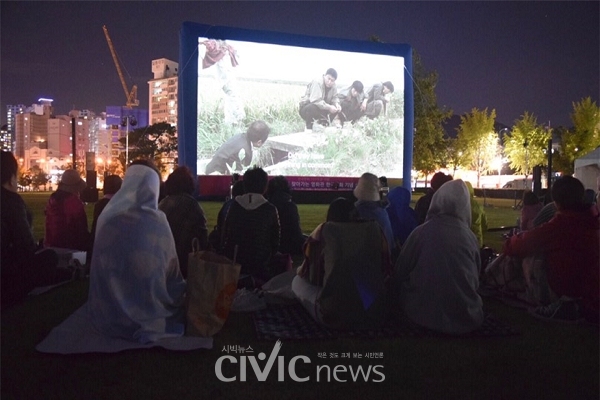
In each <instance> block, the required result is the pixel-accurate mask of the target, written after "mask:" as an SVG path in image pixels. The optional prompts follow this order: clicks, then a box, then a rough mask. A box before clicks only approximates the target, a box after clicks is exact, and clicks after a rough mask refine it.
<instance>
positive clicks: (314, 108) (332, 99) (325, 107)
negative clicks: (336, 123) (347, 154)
mask: <svg viewBox="0 0 600 400" xmlns="http://www.w3.org/2000/svg"><path fill="white" fill-rule="evenodd" d="M337 76H338V75H337V71H336V70H335V69H333V68H329V69H328V70H327V71H326V72H325V74H324V75H323V76H322V77H319V78H316V79H314V80H313V81H311V82H310V83H309V84H308V85H307V86H306V92H305V93H304V96H303V97H302V99H300V107H299V112H300V117H302V119H303V120H304V122H305V123H306V130H307V131H312V129H313V123H314V122H315V121H316V122H318V123H319V124H320V125H323V126H328V125H329V122H330V121H332V120H333V119H334V118H335V116H336V114H337V113H338V112H339V111H340V110H341V109H342V108H341V106H340V99H339V98H338V97H337V88H336V86H335V81H336V79H337Z"/></svg>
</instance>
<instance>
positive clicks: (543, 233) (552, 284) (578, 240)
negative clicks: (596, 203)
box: [503, 175, 600, 323]
mask: <svg viewBox="0 0 600 400" xmlns="http://www.w3.org/2000/svg"><path fill="white" fill-rule="evenodd" d="M583 196H584V187H583V184H582V183H581V182H580V181H579V180H578V179H576V178H574V177H572V176H568V175H567V176H563V177H561V178H559V179H557V180H556V182H554V185H553V186H552V198H553V199H554V204H555V205H556V208H557V212H556V215H555V216H554V218H552V219H551V220H550V221H548V222H547V223H545V224H543V225H540V226H539V227H537V228H535V229H532V230H530V231H526V232H523V233H522V234H519V235H515V236H512V237H511V238H509V239H508V240H507V241H506V242H505V243H504V248H503V252H504V254H506V255H508V256H516V257H520V258H524V257H527V256H531V255H535V254H537V253H540V252H541V253H542V254H543V256H544V257H545V260H546V265H547V285H548V286H549V289H550V290H551V291H552V292H553V293H554V294H555V295H556V297H557V298H558V300H557V301H555V302H553V303H551V304H549V305H547V306H540V307H538V308H536V309H534V310H533V311H532V314H533V315H534V316H536V317H539V318H544V319H553V320H566V321H577V320H578V319H580V318H581V317H583V318H585V319H586V320H588V321H590V322H594V323H597V322H598V312H599V307H598V303H599V299H598V298H599V291H600V286H599V279H600V278H599V274H598V265H600V255H599V246H598V243H600V222H599V221H598V217H597V216H594V214H593V212H592V210H591V209H590V207H589V206H588V205H586V204H585V203H584V200H583Z"/></svg>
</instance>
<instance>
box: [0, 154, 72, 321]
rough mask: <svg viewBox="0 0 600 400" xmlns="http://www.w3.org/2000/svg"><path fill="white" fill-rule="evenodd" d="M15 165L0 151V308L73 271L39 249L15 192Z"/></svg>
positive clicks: (29, 216)
mask: <svg viewBox="0 0 600 400" xmlns="http://www.w3.org/2000/svg"><path fill="white" fill-rule="evenodd" d="M17 172H18V164H17V160H16V159H15V157H14V155H13V154H12V153H11V152H7V151H3V152H2V171H1V173H2V236H1V239H0V242H1V245H2V252H1V253H0V256H1V258H2V262H1V263H0V273H1V274H0V282H1V284H2V288H1V297H2V304H1V308H2V309H6V308H8V307H10V306H13V305H15V304H17V303H19V302H21V301H23V300H25V298H26V297H27V294H28V293H29V292H30V291H31V290H32V289H34V288H35V287H40V286H48V285H52V284H55V283H59V282H62V281H65V280H68V279H70V278H71V277H72V276H73V274H72V272H71V271H69V270H67V269H65V268H57V265H58V255H57V254H56V252H54V251H53V250H51V249H44V250H39V251H38V247H37V244H36V241H35V238H34V237H33V232H32V226H31V224H32V220H33V218H32V214H31V212H30V211H29V210H28V209H27V206H26V205H25V202H24V201H23V199H22V198H21V196H19V194H18V193H17V190H18V185H17Z"/></svg>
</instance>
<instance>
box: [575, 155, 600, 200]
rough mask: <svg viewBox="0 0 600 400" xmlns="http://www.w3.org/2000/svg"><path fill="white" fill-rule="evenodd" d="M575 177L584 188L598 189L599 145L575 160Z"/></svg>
mask: <svg viewBox="0 0 600 400" xmlns="http://www.w3.org/2000/svg"><path fill="white" fill-rule="evenodd" d="M575 177H576V178H577V179H579V180H580V181H581V182H582V183H583V186H584V187H585V188H586V189H592V190H594V191H596V192H597V191H598V189H599V188H598V185H599V184H600V182H599V181H598V179H599V178H600V147H597V148H596V150H594V151H592V152H590V153H588V154H586V155H584V156H583V157H581V158H578V159H576V160H575Z"/></svg>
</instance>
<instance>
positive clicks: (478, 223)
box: [465, 182, 488, 248]
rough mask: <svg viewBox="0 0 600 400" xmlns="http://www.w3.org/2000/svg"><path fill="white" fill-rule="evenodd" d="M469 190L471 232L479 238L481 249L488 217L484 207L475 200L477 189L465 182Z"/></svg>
mask: <svg viewBox="0 0 600 400" xmlns="http://www.w3.org/2000/svg"><path fill="white" fill-rule="evenodd" d="M465 185H467V189H468V190H469V204H470V205H471V230H472V231H473V233H474V234H475V237H476V238H477V243H479V248H481V247H483V232H486V231H487V228H488V227H487V216H486V215H485V211H484V210H483V207H481V205H480V204H479V203H478V202H477V200H475V189H473V185H471V182H465Z"/></svg>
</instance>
